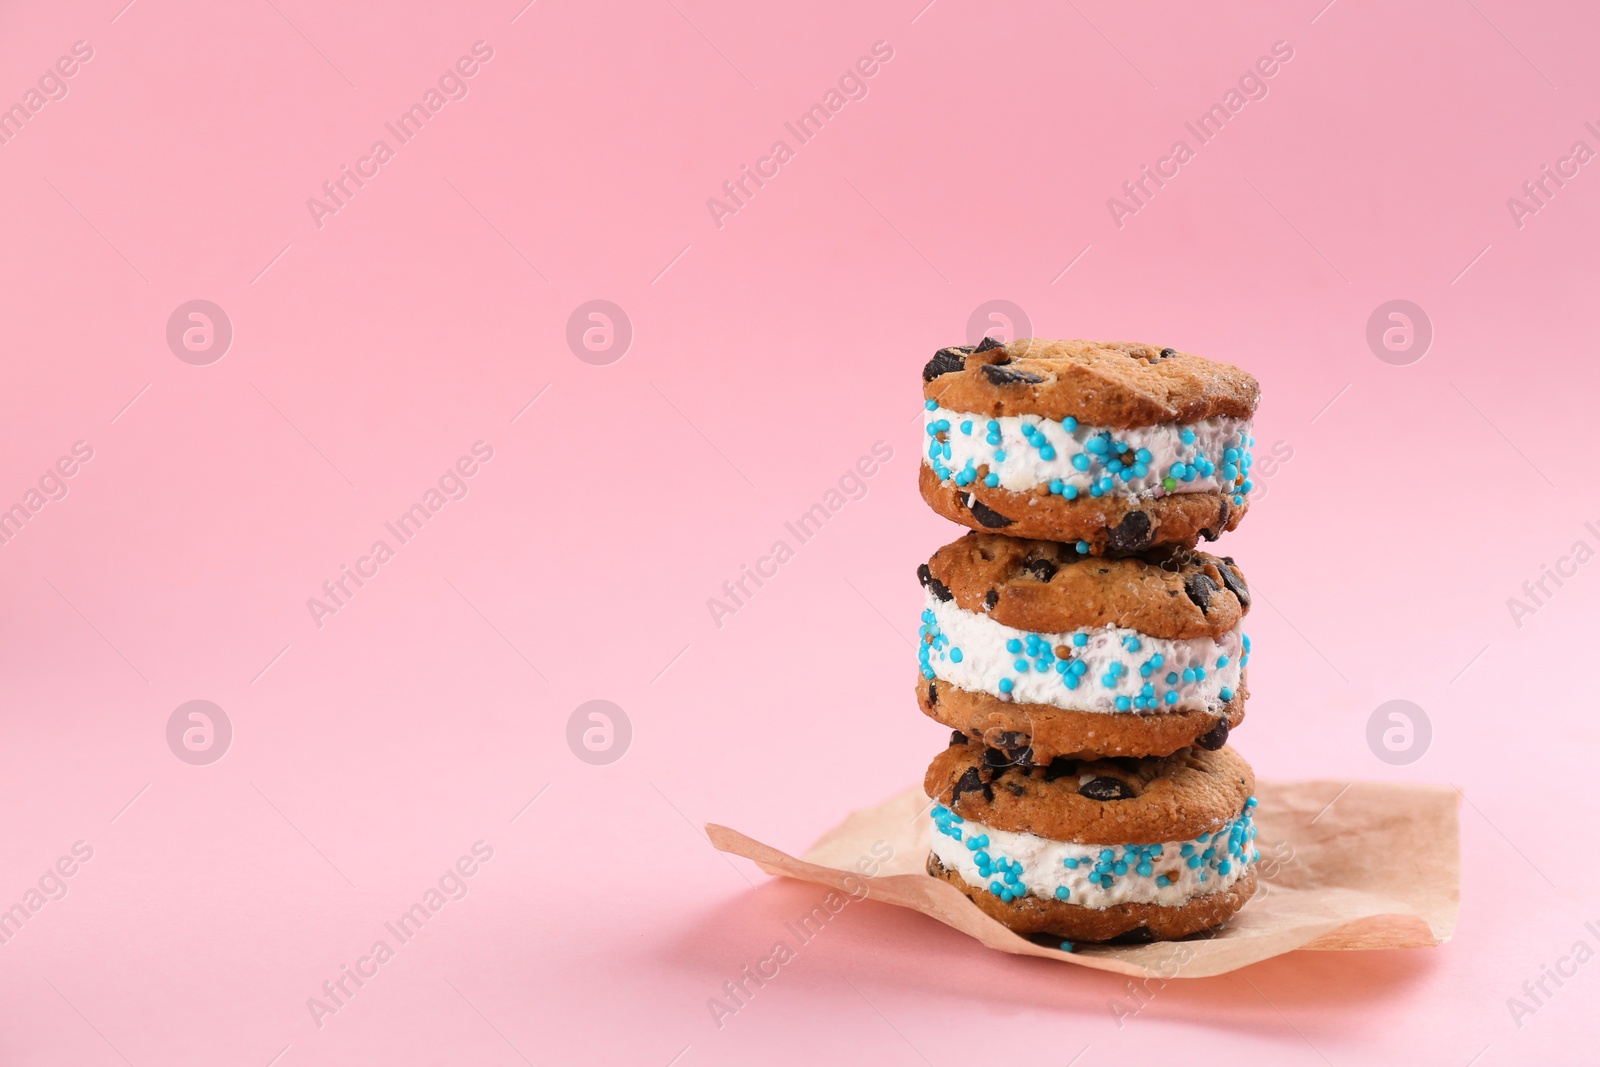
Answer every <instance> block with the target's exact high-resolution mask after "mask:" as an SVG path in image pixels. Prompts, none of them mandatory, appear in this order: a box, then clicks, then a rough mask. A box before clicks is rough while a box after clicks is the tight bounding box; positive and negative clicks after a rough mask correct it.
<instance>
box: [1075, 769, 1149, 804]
mask: <svg viewBox="0 0 1600 1067" xmlns="http://www.w3.org/2000/svg"><path fill="white" fill-rule="evenodd" d="M1078 795H1079V796H1081V797H1088V798H1089V799H1090V800H1132V799H1133V798H1134V797H1136V796H1138V794H1137V793H1135V792H1134V791H1133V786H1131V785H1129V784H1128V783H1127V782H1124V781H1123V780H1122V779H1120V778H1112V777H1110V776H1108V775H1101V776H1100V777H1098V778H1091V779H1089V780H1088V781H1087V782H1085V783H1083V784H1082V785H1080V786H1079V787H1078Z"/></svg>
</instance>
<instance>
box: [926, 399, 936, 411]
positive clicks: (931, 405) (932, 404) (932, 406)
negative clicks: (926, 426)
mask: <svg viewBox="0 0 1600 1067" xmlns="http://www.w3.org/2000/svg"><path fill="white" fill-rule="evenodd" d="M922 406H923V408H924V409H926V410H928V411H938V410H939V402H938V401H937V400H924V401H923V402H922Z"/></svg>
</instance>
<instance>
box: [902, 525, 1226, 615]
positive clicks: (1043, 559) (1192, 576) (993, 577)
mask: <svg viewBox="0 0 1600 1067" xmlns="http://www.w3.org/2000/svg"><path fill="white" fill-rule="evenodd" d="M917 577H918V579H919V580H921V582H922V585H923V587H924V588H925V589H927V590H928V594H929V596H931V597H933V598H934V600H938V601H945V602H948V601H952V600H953V601H955V603H956V606H957V607H960V608H962V609H964V610H966V611H970V612H973V613H975V614H980V615H986V616H988V617H989V618H991V619H993V620H995V621H996V622H999V623H1002V624H1004V625H1006V626H1011V627H1015V628H1016V629H1019V630H1029V631H1035V632H1041V633H1065V632H1068V631H1071V630H1078V629H1093V628H1096V627H1102V626H1120V627H1125V628H1127V629H1131V630H1138V631H1139V632H1141V633H1145V634H1149V635H1150V636H1152V637H1164V638H1172V639H1186V638H1195V637H1210V638H1216V637H1220V636H1221V635H1222V634H1224V633H1226V632H1227V631H1229V630H1231V629H1233V627H1234V626H1236V625H1238V623H1239V621H1240V620H1241V619H1242V618H1244V615H1245V613H1246V612H1248V611H1249V610H1250V587H1249V586H1248V585H1247V584H1245V580H1244V575H1243V574H1241V573H1240V571H1239V568H1238V565H1237V564H1235V563H1234V562H1233V559H1232V557H1229V556H1220V557H1219V556H1213V555H1211V554H1209V553H1206V552H1199V551H1196V550H1194V549H1189V548H1182V547H1165V548H1156V549H1150V550H1148V551H1146V552H1143V553H1140V554H1138V555H1130V556H1123V557H1116V558H1106V557H1099V556H1084V555H1080V554H1079V553H1078V552H1077V551H1076V550H1075V549H1073V548H1071V547H1070V546H1068V545H1063V544H1060V543H1059V542H1055V541H1040V540H1027V539H1024V538H1020V537H1004V536H1001V535H999V534H992V533H978V532H976V531H974V532H972V533H968V534H966V535H965V536H963V537H961V538H958V539H957V540H955V541H953V542H951V543H950V544H948V545H945V546H944V547H943V548H941V549H939V550H938V551H937V552H935V553H934V554H933V558H932V559H930V560H928V562H927V563H926V564H924V565H922V566H921V567H918V568H917Z"/></svg>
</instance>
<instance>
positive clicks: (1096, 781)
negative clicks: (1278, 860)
mask: <svg viewBox="0 0 1600 1067" xmlns="http://www.w3.org/2000/svg"><path fill="white" fill-rule="evenodd" d="M922 785H923V789H924V791H925V792H926V793H927V794H928V796H930V797H932V798H933V799H934V800H937V801H938V802H939V803H941V804H943V805H944V806H945V807H947V808H949V809H950V810H951V811H954V812H955V813H956V814H958V815H960V816H962V817H963V818H966V819H971V820H973V821H974V822H979V823H982V824H983V825H985V826H990V827H993V828H995V829H997V830H1010V831H1012V832H1014V833H1025V834H1034V835H1036V836H1038V837H1046V838H1049V839H1051V840H1053V841H1079V842H1087V843H1095V844H1118V843H1136V844H1144V843H1151V842H1164V841H1182V840H1185V839H1188V838H1193V837H1198V836H1199V835H1200V834H1203V833H1211V832H1213V831H1215V830H1217V829H1219V828H1220V827H1222V826H1223V825H1225V824H1226V823H1227V822H1228V821H1229V820H1230V819H1232V818H1234V817H1235V816H1237V815H1238V814H1239V813H1240V812H1241V811H1243V810H1244V806H1245V804H1246V802H1247V801H1248V800H1249V798H1250V796H1251V795H1252V794H1253V793H1254V792H1255V788H1256V779H1255V772H1254V771H1252V770H1251V769H1250V765H1249V764H1248V763H1246V762H1245V761H1244V759H1243V757H1241V756H1240V755H1239V754H1238V753H1236V752H1235V751H1234V750H1233V749H1232V748H1229V747H1223V748H1220V749H1217V750H1216V751H1206V750H1204V749H1196V748H1186V749H1180V750H1179V751H1177V752H1175V753H1173V754H1172V755H1170V756H1164V757H1147V758H1144V759H1130V758H1108V759H1088V760H1085V759H1071V758H1067V757H1060V758H1057V759H1054V760H1052V761H1050V763H1049V764H1048V765H1046V766H1043V767H1040V766H1036V765H1034V764H1033V763H1032V762H1030V761H1029V760H1027V759H1026V758H1024V759H1020V760H1016V759H1012V758H1011V757H1010V756H1009V755H1007V754H1006V753H1004V752H1000V751H997V750H995V749H992V748H985V747H984V746H983V745H981V744H978V743H976V742H973V741H971V740H970V739H961V740H959V741H958V740H954V739H953V740H952V743H951V745H950V747H949V748H947V749H945V750H944V751H943V752H941V753H939V755H938V756H936V757H934V760H933V762H932V763H931V764H930V765H929V766H928V773H927V774H926V775H925V776H924V778H923V783H922Z"/></svg>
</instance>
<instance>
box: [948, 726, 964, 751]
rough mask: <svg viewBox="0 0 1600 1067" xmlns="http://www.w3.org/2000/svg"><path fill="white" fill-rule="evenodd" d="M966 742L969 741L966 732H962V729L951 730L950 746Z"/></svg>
mask: <svg viewBox="0 0 1600 1067" xmlns="http://www.w3.org/2000/svg"><path fill="white" fill-rule="evenodd" d="M966 743H967V735H966V734H964V733H962V732H961V731H960V730H951V731H950V746H949V747H951V748H954V747H955V746H956V745H964V744H966Z"/></svg>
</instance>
